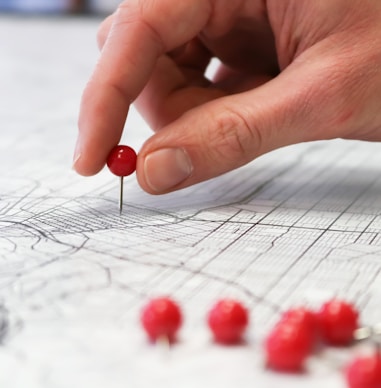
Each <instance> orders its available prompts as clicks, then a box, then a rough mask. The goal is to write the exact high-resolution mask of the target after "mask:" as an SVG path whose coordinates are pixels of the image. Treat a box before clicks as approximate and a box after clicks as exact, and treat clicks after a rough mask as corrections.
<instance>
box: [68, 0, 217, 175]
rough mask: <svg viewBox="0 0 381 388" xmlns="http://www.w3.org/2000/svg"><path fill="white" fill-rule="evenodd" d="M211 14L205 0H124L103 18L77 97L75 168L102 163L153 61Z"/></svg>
mask: <svg viewBox="0 0 381 388" xmlns="http://www.w3.org/2000/svg"><path fill="white" fill-rule="evenodd" d="M211 12H212V10H211V6H210V2H208V1H205V0H197V1H195V0H192V1H191V0H187V1H176V2H174V1H173V0H161V1H149V0H126V1H124V2H123V3H122V5H121V6H120V7H119V9H118V11H117V12H116V13H115V14H114V16H113V18H112V21H110V19H109V20H108V21H107V22H106V24H105V27H104V28H105V29H104V30H103V31H106V32H107V31H109V32H108V35H107V38H106V40H105V41H104V44H103V40H104V33H103V32H101V33H100V35H99V36H100V38H99V40H100V45H102V44H103V47H102V52H101V57H100V59H99V62H98V64H97V66H96V68H95V71H94V73H93V76H92V77H91V79H90V81H89V83H88V85H87V87H86V88H85V91H84V93H83V96H82V102H81V108H80V116H79V137H78V141H77V146H76V152H75V157H74V160H75V161H74V168H75V169H76V170H77V172H79V173H80V174H83V175H92V174H95V173H96V172H98V171H99V170H100V169H101V168H102V167H103V165H104V162H105V160H106V157H107V155H108V153H109V151H110V150H111V148H112V147H113V146H114V145H115V144H117V143H118V141H119V139H120V136H121V133H122V130H123V126H124V123H125V120H126V115H127V112H128V108H129V105H130V104H131V103H132V101H134V100H135V98H136V97H137V96H138V95H139V93H140V92H141V91H142V89H143V88H144V86H145V84H146V83H147V81H148V79H149V78H150V76H151V73H152V71H153V69H154V67H155V65H156V61H157V59H158V58H159V57H160V56H162V55H163V53H165V52H168V51H170V50H173V49H175V48H176V47H179V46H181V45H183V44H185V43H186V42H188V41H190V40H191V39H192V38H193V37H195V36H196V35H197V34H198V33H199V31H201V30H202V28H203V27H204V26H205V25H206V23H207V21H208V19H209V17H210V13H211ZM109 23H111V27H110V26H109Z"/></svg>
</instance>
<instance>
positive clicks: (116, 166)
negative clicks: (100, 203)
mask: <svg viewBox="0 0 381 388" xmlns="http://www.w3.org/2000/svg"><path fill="white" fill-rule="evenodd" d="M107 167H108V168H109V169H110V171H111V172H112V173H113V174H114V175H116V176H118V177H120V194H119V213H120V214H122V210H123V178H124V177H125V176H128V175H131V174H132V173H133V172H134V171H135V170H136V152H135V151H134V150H133V149H132V148H131V147H129V146H126V145H118V146H116V147H114V148H113V149H112V150H111V152H110V154H109V156H108V158H107Z"/></svg>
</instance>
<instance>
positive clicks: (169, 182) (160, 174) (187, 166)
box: [144, 148, 193, 193]
mask: <svg viewBox="0 0 381 388" xmlns="http://www.w3.org/2000/svg"><path fill="white" fill-rule="evenodd" d="M192 171H193V167H192V163H191V160H190V158H189V156H188V154H187V153H186V152H185V150H183V149H182V148H164V149H161V150H159V151H154V152H152V153H151V154H148V155H147V156H146V158H145V160H144V175H145V179H146V182H147V184H148V186H149V187H150V188H151V189H152V190H153V191H156V192H158V193H159V192H162V191H166V190H168V189H170V188H172V187H174V186H176V185H178V184H180V183H181V182H183V181H184V180H185V179H186V178H188V177H189V176H190V175H191V173H192Z"/></svg>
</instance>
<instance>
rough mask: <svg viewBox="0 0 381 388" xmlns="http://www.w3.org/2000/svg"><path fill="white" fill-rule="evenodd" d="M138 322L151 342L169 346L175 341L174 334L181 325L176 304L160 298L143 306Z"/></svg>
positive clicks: (170, 300)
mask: <svg viewBox="0 0 381 388" xmlns="http://www.w3.org/2000/svg"><path fill="white" fill-rule="evenodd" d="M140 321H141V324H142V326H143V328H144V330H145V331H146V333H147V335H148V338H149V339H150V340H151V341H153V342H158V341H159V342H162V343H166V344H167V345H169V344H171V343H173V342H175V341H176V334H177V332H178V330H179V329H180V327H181V324H182V314H181V310H180V307H179V306H178V304H177V303H176V302H174V301H173V300H172V299H170V298H166V297H161V298H155V299H152V300H151V301H149V302H148V304H147V305H146V306H144V308H143V310H142V313H141V316H140Z"/></svg>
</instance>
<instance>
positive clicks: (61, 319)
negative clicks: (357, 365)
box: [0, 17, 381, 388]
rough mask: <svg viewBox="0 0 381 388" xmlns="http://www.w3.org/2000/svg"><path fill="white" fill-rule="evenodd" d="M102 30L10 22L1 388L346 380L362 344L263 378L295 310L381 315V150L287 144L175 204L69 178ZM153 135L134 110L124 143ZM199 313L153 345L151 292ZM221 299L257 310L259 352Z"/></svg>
mask: <svg viewBox="0 0 381 388" xmlns="http://www.w3.org/2000/svg"><path fill="white" fill-rule="evenodd" d="M97 25H98V21H96V20H86V19H84V20H81V19H73V20H72V19H51V20H50V21H42V20H39V19H18V20H17V19H7V18H5V17H4V18H1V19H0V48H1V60H0V85H1V86H0V101H1V104H0V120H1V121H0V124H1V140H0V301H1V306H2V307H1V309H0V313H1V314H0V316H1V317H2V322H3V325H6V326H7V330H3V331H4V335H3V338H2V345H1V346H0V387H6V388H26V387H27V388H68V387H70V388H77V387H78V388H79V387H81V388H82V387H92V388H98V387H99V388H101V387H102V388H104V387H107V388H121V387H129V388H130V387H131V388H135V387H136V388H140V387H142V388H146V387H153V386H155V387H166V388H168V387H182V388H187V387H192V388H193V387H216V388H217V387H218V388H228V387H229V388H230V387H235V386H239V387H243V388H245V387H263V388H273V387H274V388H275V387H280V386H282V387H296V388H297V387H305V386H306V385H307V384H308V386H309V387H310V388H314V387H316V388H318V387H319V388H321V387H322V386H324V387H326V388H338V387H344V383H343V379H342V376H341V372H340V369H341V367H342V365H343V364H345V362H346V361H347V360H348V359H349V358H350V357H351V356H352V355H353V352H354V351H355V350H354V349H346V350H345V351H340V350H337V349H327V350H326V351H324V352H323V354H321V355H319V356H314V357H312V358H311V360H310V362H309V363H308V365H307V372H306V373H305V374H303V375H296V376H294V375H282V374H276V373H273V372H270V371H267V370H266V369H265V368H264V367H263V363H264V357H263V350H262V342H263V339H264V337H265V335H266V333H267V332H268V330H269V329H270V328H271V325H272V324H273V322H274V321H275V320H276V319H277V317H278V316H279V313H280V311H281V310H283V309H286V308H288V307H290V306H294V305H300V304H304V305H308V306H313V307H317V306H319V305H320V304H321V303H322V301H325V300H326V299H328V298H330V297H331V296H333V295H337V296H340V297H343V298H346V299H349V300H351V301H353V302H354V303H355V304H356V305H357V306H358V308H360V309H361V311H362V321H363V323H364V324H373V323H377V322H380V320H381V310H380V308H379V306H380V295H381V275H380V270H381V241H380V236H381V215H380V213H381V212H380V209H381V196H380V193H381V152H380V150H381V145H379V144H370V143H361V142H354V141H342V140H336V141H330V142H318V143H311V144H304V145H297V146H293V147H288V148H284V149H282V150H279V151H276V152H274V153H271V154H269V155H266V156H264V157H262V158H259V159H258V160H257V161H255V162H253V163H251V164H250V165H248V166H246V167H244V168H242V169H240V170H237V171H234V172H232V173H230V174H227V175H225V176H222V177H220V178H218V179H215V180H212V181H209V182H206V183H203V184H200V185H197V186H195V187H192V188H189V189H186V190H183V191H180V192H177V193H173V194H169V195H165V196H150V195H148V194H145V193H143V192H142V191H141V189H140V188H139V187H138V185H137V183H136V180H135V177H134V176H131V177H128V178H127V179H125V190H124V192H125V202H124V212H123V215H122V216H119V211H118V193H119V191H118V182H119V181H118V179H117V178H115V177H114V176H112V175H111V174H110V173H109V172H108V171H106V170H104V171H103V172H102V173H100V174H99V175H97V176H96V177H92V178H83V177H79V176H77V175H76V174H75V173H74V172H73V171H72V170H71V169H70V165H71V155H72V150H73V148H74V142H75V137H76V121H77V113H78V106H79V98H80V94H81V91H82V89H83V86H84V85H85V83H86V81H87V79H88V76H89V74H90V71H91V69H92V67H93V65H94V63H95V61H96V58H97V50H96V47H95V34H96V29H97ZM149 133H150V132H149V130H148V129H147V127H146V126H145V124H144V123H143V121H142V120H141V118H140V117H139V116H138V115H137V114H136V112H134V111H132V113H131V115H130V117H129V119H128V122H127V128H126V131H125V142H126V143H128V144H130V145H132V146H134V147H136V148H137V149H139V147H140V145H141V144H142V142H143V141H144V139H145V138H147V136H149ZM163 294H164V295H165V294H169V295H171V296H172V297H173V298H175V299H176V300H178V301H179V303H180V304H181V305H182V307H183V309H184V314H185V325H184V328H183V330H182V331H181V334H180V341H179V343H178V344H177V345H176V346H174V347H173V348H172V349H171V352H170V354H165V351H163V349H160V348H158V347H154V346H152V345H150V344H148V343H147V341H146V339H145V336H144V333H143V332H142V330H141V328H140V326H139V322H138V317H139V311H140V309H141V307H142V305H143V304H144V303H145V302H146V301H147V299H149V298H150V297H152V296H158V295H163ZM219 297H234V298H238V299H240V300H241V301H242V302H244V303H245V304H246V306H247V307H248V308H249V309H250V311H251V326H250V330H249V332H248V335H247V342H246V344H245V345H242V346H239V347H228V348H224V347H220V346H217V345H215V344H213V343H212V341H211V339H210V334H209V332H208V329H207V327H206V325H205V316H206V313H207V311H208V309H209V308H210V306H211V304H212V303H213V302H214V301H215V300H216V299H217V298H219Z"/></svg>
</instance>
